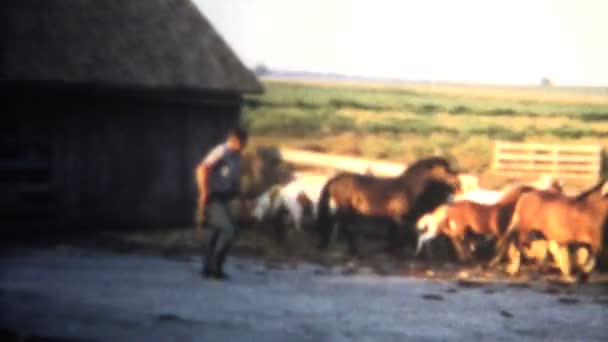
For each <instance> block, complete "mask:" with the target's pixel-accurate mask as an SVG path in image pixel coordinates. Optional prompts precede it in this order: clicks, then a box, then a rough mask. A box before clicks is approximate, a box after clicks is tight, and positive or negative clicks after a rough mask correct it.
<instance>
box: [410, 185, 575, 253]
mask: <svg viewBox="0 0 608 342" xmlns="http://www.w3.org/2000/svg"><path fill="white" fill-rule="evenodd" d="M461 181H462V178H461ZM528 185H530V186H532V187H535V188H537V189H539V190H549V189H554V190H557V191H560V192H561V191H562V188H563V185H564V184H563V182H562V181H559V180H557V179H555V178H553V177H551V176H549V175H542V176H541V177H540V178H538V179H537V180H536V181H534V182H531V183H528ZM513 186H515V185H509V186H506V187H505V188H504V189H502V190H486V189H481V188H476V189H475V188H474V187H473V188H469V191H467V192H465V193H462V194H458V195H456V196H454V198H453V200H454V201H461V200H467V201H472V202H477V203H481V204H495V203H497V202H498V201H500V199H501V198H502V196H503V195H504V194H506V193H507V192H509V191H510V190H511V189H512V188H513ZM465 190H466V188H465ZM446 216H447V204H444V205H440V206H439V207H437V208H436V209H435V210H434V211H433V212H431V213H428V214H426V215H423V216H422V217H421V218H420V219H419V220H418V222H417V223H416V228H417V229H418V232H419V233H421V235H420V236H419V237H418V245H417V247H416V254H418V253H419V252H420V250H421V249H422V246H423V245H424V244H426V243H427V242H428V241H429V240H431V239H434V238H435V237H437V235H438V234H439V224H440V223H441V222H443V221H444V220H445V219H446Z"/></svg>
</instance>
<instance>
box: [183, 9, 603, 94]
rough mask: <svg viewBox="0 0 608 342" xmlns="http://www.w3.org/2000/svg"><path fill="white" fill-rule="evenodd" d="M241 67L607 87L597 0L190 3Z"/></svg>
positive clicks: (413, 77) (600, 18)
mask: <svg viewBox="0 0 608 342" xmlns="http://www.w3.org/2000/svg"><path fill="white" fill-rule="evenodd" d="M194 2H195V3H196V4H197V5H198V6H199V8H200V9H201V10H202V12H203V13H204V14H205V16H206V17H207V18H209V20H210V21H211V22H212V23H213V25H214V26H215V28H216V29H217V30H218V31H219V32H220V34H221V35H222V36H223V37H224V39H225V40H226V41H227V42H228V43H229V44H230V46H231V47H232V48H233V49H234V50H235V52H236V53H237V54H238V55H239V56H240V57H241V59H242V60H243V61H244V62H245V64H247V65H248V66H255V65H257V64H261V63H263V64H265V65H267V66H268V67H270V68H273V69H286V70H307V71H315V72H335V73H343V74H349V75H358V76H368V77H389V78H402V79H408V80H425V81H454V82H471V83H497V84H538V83H539V81H540V79H541V77H548V78H550V79H551V80H553V81H554V82H555V83H556V84H559V85H604V86H608V1H604V0H527V1H526V0H504V1H496V0H458V1H456V0H419V1H409V0H401V1H400V0H393V1H391V0H300V1H296V0H194Z"/></svg>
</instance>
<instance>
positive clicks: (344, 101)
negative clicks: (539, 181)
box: [243, 81, 608, 174]
mask: <svg viewBox="0 0 608 342" xmlns="http://www.w3.org/2000/svg"><path fill="white" fill-rule="evenodd" d="M264 85H265V88H266V92H265V93H264V94H263V95H261V96H249V97H247V98H246V99H245V109H244V116H243V118H244V121H245V122H246V124H247V125H248V126H249V127H250V129H251V131H252V136H253V138H252V142H253V144H252V145H254V146H255V145H267V144H271V145H280V146H289V147H300V148H310V149H315V150H319V151H327V152H332V153H339V154H347V155H354V156H363V157H366V158H378V159H387V160H393V161H405V162H407V161H411V160H414V159H416V158H420V157H424V156H428V155H430V154H441V155H444V156H447V157H448V158H450V159H451V160H452V161H453V162H454V163H456V165H457V166H458V167H459V168H460V169H461V170H463V171H466V172H471V173H476V174H484V173H486V172H487V171H488V168H489V166H490V163H491V158H492V150H493V143H494V141H496V140H507V141H528V142H560V143H600V144H602V145H603V146H604V147H607V146H608V89H606V88H559V87H546V88H543V87H491V86H487V87H483V86H465V85H463V86H458V85H429V84H410V85H408V84H405V85H384V84H363V83H361V84H353V83H339V82H333V83H331V82H322V81H319V82H286V81H265V82H264Z"/></svg>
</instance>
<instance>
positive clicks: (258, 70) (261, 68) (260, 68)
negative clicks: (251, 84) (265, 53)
mask: <svg viewBox="0 0 608 342" xmlns="http://www.w3.org/2000/svg"><path fill="white" fill-rule="evenodd" d="M253 72H254V73H255V74H256V75H258V76H264V75H268V74H269V73H270V69H268V67H267V66H266V65H264V64H258V65H256V67H255V68H254V69H253Z"/></svg>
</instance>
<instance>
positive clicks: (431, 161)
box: [401, 157, 450, 177]
mask: <svg viewBox="0 0 608 342" xmlns="http://www.w3.org/2000/svg"><path fill="white" fill-rule="evenodd" d="M434 166H443V167H445V168H446V169H450V163H449V162H448V160H447V159H445V158H444V157H427V158H423V159H419V160H417V161H416V162H415V163H414V164H412V165H410V166H409V167H408V168H406V169H405V170H404V171H403V172H402V173H401V176H402V177H406V176H410V175H415V174H417V173H418V172H421V171H424V170H426V169H429V168H431V167H434Z"/></svg>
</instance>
